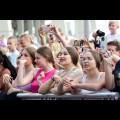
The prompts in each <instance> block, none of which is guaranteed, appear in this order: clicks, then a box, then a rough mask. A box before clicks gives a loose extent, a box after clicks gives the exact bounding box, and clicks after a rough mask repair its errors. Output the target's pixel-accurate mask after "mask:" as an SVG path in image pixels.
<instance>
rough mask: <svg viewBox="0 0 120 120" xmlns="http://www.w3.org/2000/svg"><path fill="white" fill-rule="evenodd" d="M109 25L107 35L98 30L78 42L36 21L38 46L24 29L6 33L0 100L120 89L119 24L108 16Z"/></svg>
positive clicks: (0, 68)
mask: <svg viewBox="0 0 120 120" xmlns="http://www.w3.org/2000/svg"><path fill="white" fill-rule="evenodd" d="M108 27H109V30H110V34H109V35H105V31H104V32H102V31H100V30H97V31H96V32H93V35H92V36H93V39H92V40H89V39H88V38H82V39H81V40H80V41H78V40H76V39H72V40H68V39H67V37H66V38H65V37H64V35H63V32H62V29H60V28H57V26H55V25H53V24H50V26H49V31H47V32H45V31H43V27H42V25H40V27H39V29H38V34H39V37H40V40H41V46H37V45H36V44H35V43H34V37H32V36H31V35H29V34H23V35H21V36H20V37H19V38H18V37H16V36H10V37H9V38H8V39H7V45H5V44H4V41H3V39H0V100H13V99H17V97H16V95H17V94H18V93H39V94H42V95H44V94H46V93H53V94H55V95H63V94H64V93H71V94H86V93H99V92H119V93H120V67H119V66H120V65H119V64H120V34H119V33H118V32H117V29H118V28H119V23H118V21H117V20H111V21H110V22H109V25H108ZM103 39H104V40H105V41H106V48H105V52H103V51H102V47H101V43H102V40H103ZM75 42H77V44H76V43H75ZM79 43H80V44H79Z"/></svg>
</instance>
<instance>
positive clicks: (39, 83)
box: [37, 71, 45, 86]
mask: <svg viewBox="0 0 120 120" xmlns="http://www.w3.org/2000/svg"><path fill="white" fill-rule="evenodd" d="M44 77H45V74H44V72H43V71H42V72H41V73H40V76H39V77H38V78H37V83H38V85H39V86H40V85H41V84H42V82H41V80H42V79H43V78H44Z"/></svg>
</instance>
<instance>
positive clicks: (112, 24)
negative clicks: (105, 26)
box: [106, 20, 120, 42]
mask: <svg viewBox="0 0 120 120" xmlns="http://www.w3.org/2000/svg"><path fill="white" fill-rule="evenodd" d="M118 28H119V22H118V21H117V20H110V21H109V30H110V34H108V35H107V36H106V37H107V42H109V41H112V40H115V39H117V40H118V41H119V42H120V34H118V33H117V30H118Z"/></svg>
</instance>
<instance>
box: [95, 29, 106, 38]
mask: <svg viewBox="0 0 120 120" xmlns="http://www.w3.org/2000/svg"><path fill="white" fill-rule="evenodd" d="M96 34H97V35H98V36H99V37H103V36H105V33H104V32H102V31H100V30H97V31H96Z"/></svg>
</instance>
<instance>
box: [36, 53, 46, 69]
mask: <svg viewBox="0 0 120 120" xmlns="http://www.w3.org/2000/svg"><path fill="white" fill-rule="evenodd" d="M35 62H36V65H37V67H39V68H40V67H43V66H45V65H46V62H47V59H46V58H44V57H43V56H42V55H40V54H39V53H37V52H36V53H35Z"/></svg>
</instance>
